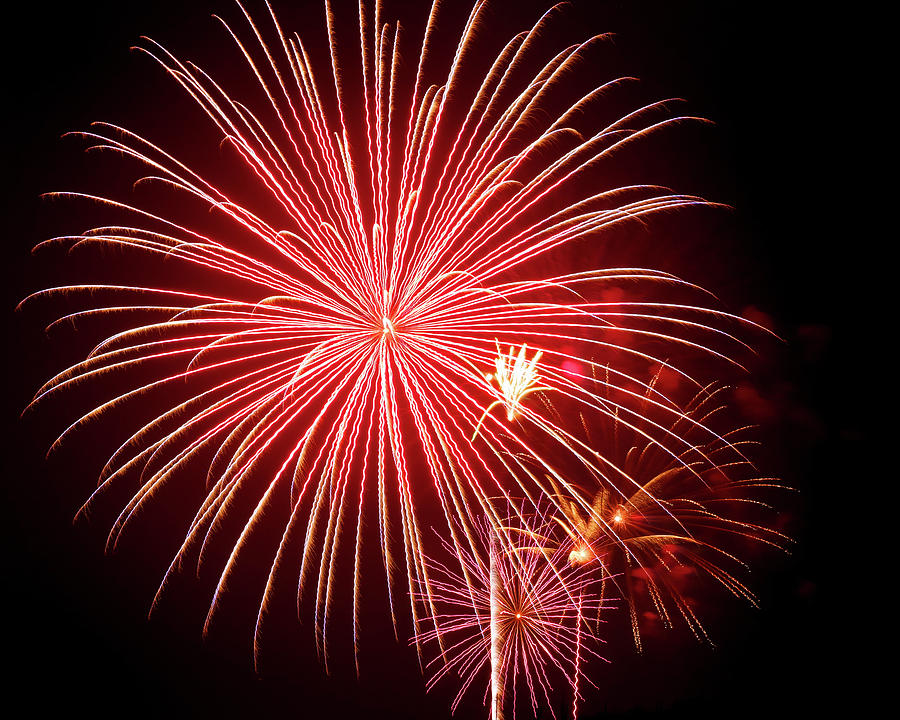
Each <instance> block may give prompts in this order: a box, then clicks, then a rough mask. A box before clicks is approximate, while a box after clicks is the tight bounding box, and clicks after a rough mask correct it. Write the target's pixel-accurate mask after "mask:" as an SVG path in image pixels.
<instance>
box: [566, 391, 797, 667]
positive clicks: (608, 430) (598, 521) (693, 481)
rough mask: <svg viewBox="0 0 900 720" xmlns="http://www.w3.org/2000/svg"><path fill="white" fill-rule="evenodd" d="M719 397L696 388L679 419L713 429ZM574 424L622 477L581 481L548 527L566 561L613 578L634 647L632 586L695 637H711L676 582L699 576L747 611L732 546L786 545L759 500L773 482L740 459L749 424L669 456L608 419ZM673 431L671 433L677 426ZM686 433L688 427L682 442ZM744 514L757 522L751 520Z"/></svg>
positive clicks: (636, 620)
mask: <svg viewBox="0 0 900 720" xmlns="http://www.w3.org/2000/svg"><path fill="white" fill-rule="evenodd" d="M653 384H654V383H653V382H651V383H650V390H648V392H650V391H651V390H652V386H653ZM726 392H727V388H724V387H715V388H706V389H704V390H703V391H701V392H699V393H698V394H697V395H696V396H695V397H694V398H693V399H692V400H691V401H690V402H689V403H688V405H687V407H686V409H685V411H684V418H683V419H682V420H681V421H679V422H681V423H683V422H685V420H690V419H694V420H696V421H698V423H702V424H703V425H704V426H705V425H707V424H711V423H713V421H714V419H715V418H716V417H717V416H721V415H722V414H723V412H724V410H725V406H724V404H723V403H724V402H725V399H724V396H725V393H726ZM582 420H583V424H584V428H585V430H586V431H587V435H588V440H587V441H588V442H590V443H591V444H592V445H594V446H598V445H604V448H605V453H604V455H605V456H606V457H611V458H616V457H620V458H622V461H621V463H620V465H619V467H620V468H621V470H622V472H623V474H624V476H623V477H622V478H618V482H617V483H612V482H609V479H608V478H594V480H595V482H593V483H592V482H590V480H586V482H585V484H584V485H583V486H582V488H580V489H579V491H578V495H577V496H568V497H565V496H563V497H561V498H560V504H559V505H560V508H561V513H560V515H559V516H558V517H557V522H558V523H559V525H560V527H562V528H563V529H564V531H565V533H566V535H567V542H566V543H565V544H564V546H565V547H566V548H569V555H568V561H569V563H570V564H571V565H576V566H589V565H591V564H595V563H596V564H600V565H602V566H603V567H605V568H606V570H607V572H608V573H610V577H614V578H615V579H614V580H613V581H612V582H613V583H614V584H615V585H616V587H617V589H618V592H619V593H620V594H621V595H622V597H623V598H625V600H626V605H627V607H628V611H629V616H630V619H631V626H632V632H633V636H634V642H635V646H636V647H637V649H638V650H640V649H641V647H642V643H641V622H640V617H641V614H642V613H641V612H640V610H641V607H640V605H641V600H640V598H639V597H638V596H637V594H636V587H637V586H642V587H643V588H644V592H643V593H642V594H643V595H645V596H646V597H647V598H649V600H648V601H645V607H648V611H649V612H651V613H653V614H654V615H655V616H656V617H659V618H660V619H661V620H662V622H663V624H664V625H665V626H666V627H670V626H671V625H672V620H673V618H675V617H681V618H682V619H683V620H684V621H685V622H686V624H687V625H688V627H689V628H690V629H691V631H692V632H693V634H694V635H695V636H696V637H697V638H698V639H702V640H706V641H710V638H709V636H708V634H707V631H706V629H705V628H704V625H703V623H702V622H701V620H700V618H699V617H698V616H697V614H696V613H695V610H694V607H693V606H692V603H691V602H690V601H689V599H688V596H687V590H686V588H685V581H686V579H687V578H691V577H693V576H696V575H706V576H708V577H710V578H712V579H713V580H714V581H715V582H716V583H717V584H719V585H720V586H721V587H723V588H725V589H726V590H728V591H729V592H731V593H732V594H733V595H735V596H736V597H739V598H743V599H745V600H747V601H749V602H750V603H752V604H754V605H756V597H755V595H754V594H753V592H752V591H751V590H750V589H749V588H748V587H747V586H746V585H745V584H744V583H743V582H742V581H741V580H740V579H739V577H738V576H737V574H736V573H737V572H738V571H739V570H742V569H743V570H746V563H744V562H743V561H741V560H740V559H739V557H738V554H736V552H735V551H734V550H732V549H731V548H733V547H734V546H735V545H736V544H739V543H740V542H741V541H742V540H747V541H749V542H750V543H752V544H761V545H768V546H772V547H775V548H778V549H780V550H783V551H785V550H787V548H788V547H789V546H790V544H791V540H790V539H789V538H788V537H787V536H785V535H784V534H783V533H781V532H779V531H777V530H776V529H774V528H773V527H771V520H772V510H773V509H772V507H771V506H770V505H768V504H767V503H765V502H763V501H762V500H761V499H760V495H761V494H762V493H765V492H766V491H769V490H785V488H784V487H783V486H782V485H781V484H779V482H778V480H777V479H775V478H769V477H759V476H758V474H757V472H756V470H755V468H754V466H753V464H752V463H751V462H750V461H749V460H748V459H747V458H746V457H745V455H744V453H745V452H747V451H748V450H749V449H750V448H751V447H752V446H753V445H754V444H755V443H754V442H752V441H750V440H748V439H747V438H746V436H747V434H748V430H749V428H746V427H741V428H737V429H734V430H732V431H730V432H727V433H723V434H722V435H721V436H720V439H718V440H715V441H711V442H707V443H704V444H702V445H699V446H695V447H693V448H690V449H689V450H687V451H685V452H684V453H682V454H680V455H678V456H675V457H673V456H670V455H668V454H666V453H664V452H660V448H659V447H658V446H655V445H654V444H653V443H647V442H646V441H644V440H643V438H642V437H641V436H640V435H639V434H638V433H636V432H634V431H631V430H629V429H628V428H622V427H620V426H618V425H617V424H616V423H612V424H610V425H609V426H607V427H604V428H603V431H602V433H600V432H597V431H598V427H597V426H596V425H594V424H592V423H588V422H586V421H584V419H582ZM591 430H593V432H591ZM672 430H673V432H679V428H678V427H677V425H676V427H673V428H672ZM691 435H692V433H691V432H690V431H688V432H685V433H683V434H682V437H686V438H690V437H691ZM626 478H627V480H626ZM748 515H749V516H750V517H754V515H764V516H766V517H765V518H764V519H755V518H754V519H753V520H751V519H749V518H748ZM557 547H559V549H563V546H557ZM612 573H615V574H614V575H612Z"/></svg>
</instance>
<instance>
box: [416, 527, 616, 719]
mask: <svg viewBox="0 0 900 720" xmlns="http://www.w3.org/2000/svg"><path fill="white" fill-rule="evenodd" d="M553 525H555V524H553ZM557 530H558V528H557ZM553 531H554V527H553V526H551V525H549V524H548V523H547V522H546V520H545V519H544V518H542V517H540V516H538V517H537V518H534V517H532V518H529V522H528V523H527V524H523V525H522V527H520V528H513V527H510V526H505V527H504V530H503V532H507V533H512V534H513V535H514V536H515V537H516V538H517V539H516V540H512V541H511V542H503V541H501V540H500V539H499V537H498V535H497V534H496V528H494V527H492V526H491V525H490V524H487V523H485V524H484V526H483V528H482V530H481V532H480V533H479V541H480V552H479V553H478V554H475V553H469V552H463V553H461V554H458V553H453V556H454V557H455V560H454V562H457V563H459V565H458V567H459V570H456V569H454V568H453V567H449V566H447V565H443V564H441V563H438V562H436V561H434V560H429V568H430V571H431V572H430V584H431V587H430V589H429V592H428V593H426V592H420V593H418V597H419V599H420V600H422V601H423V602H425V601H428V602H429V603H430V604H431V606H432V607H433V608H434V609H435V612H436V614H435V622H434V627H433V628H429V629H428V630H425V631H423V632H421V633H420V634H419V635H417V636H416V638H415V640H416V642H418V643H422V644H426V645H429V644H430V645H434V646H435V647H436V655H435V658H434V659H433V660H431V661H430V662H429V665H428V668H429V670H431V671H432V672H431V677H430V678H429V681H428V686H429V688H431V687H433V686H434V685H435V684H437V683H438V682H440V681H441V680H442V679H444V678H445V677H448V676H456V677H458V679H459V681H460V690H459V692H458V693H457V696H456V699H455V700H454V702H453V709H454V710H455V709H456V707H457V706H458V704H459V702H460V701H461V700H462V698H463V697H464V696H465V694H466V693H467V692H468V691H469V690H471V689H472V688H477V686H478V684H479V682H482V681H483V682H484V685H485V690H484V700H485V704H487V703H488V702H489V703H490V707H491V718H492V719H493V720H502V717H503V716H504V713H505V712H506V711H507V710H509V711H511V712H510V715H509V716H510V717H519V715H518V714H517V712H516V707H517V687H519V688H524V689H525V690H526V692H527V696H528V700H529V702H530V705H531V709H532V711H533V712H534V713H535V714H536V713H537V712H538V707H539V705H543V706H545V707H546V708H547V709H549V711H550V714H551V715H553V716H554V717H555V713H554V711H553V707H552V702H551V696H553V695H555V694H556V693H555V692H554V690H556V691H558V690H559V687H560V686H559V682H560V680H561V681H562V682H563V683H564V685H566V686H568V687H569V688H570V689H571V692H572V698H573V701H572V702H573V711H575V710H576V708H577V703H578V699H579V692H580V690H579V680H580V679H585V680H587V678H586V676H585V675H584V671H583V667H582V660H583V659H584V658H585V657H587V658H591V657H597V658H599V657H600V656H599V655H598V653H597V652H596V650H594V649H593V645H594V644H595V643H596V641H597V637H596V635H595V633H594V630H593V626H592V624H591V623H589V622H587V621H586V619H585V617H586V615H594V614H597V613H599V612H600V610H601V609H602V608H603V607H604V604H603V602H602V601H601V600H599V599H598V598H597V597H596V596H595V595H594V594H593V593H592V588H593V585H594V584H595V582H596V581H597V579H598V578H597V577H594V576H593V575H592V574H591V573H590V572H589V571H590V569H585V568H582V567H576V566H572V565H570V564H568V563H567V562H566V554H565V552H563V551H561V550H560V551H558V552H556V553H550V554H547V553H544V552H535V551H534V547H533V545H532V544H531V542H530V537H531V536H532V535H533V534H534V533H552V532H553ZM444 546H445V549H446V550H447V551H453V548H452V546H451V545H450V544H449V543H444ZM587 681H588V682H590V681H589V680H587Z"/></svg>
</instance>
